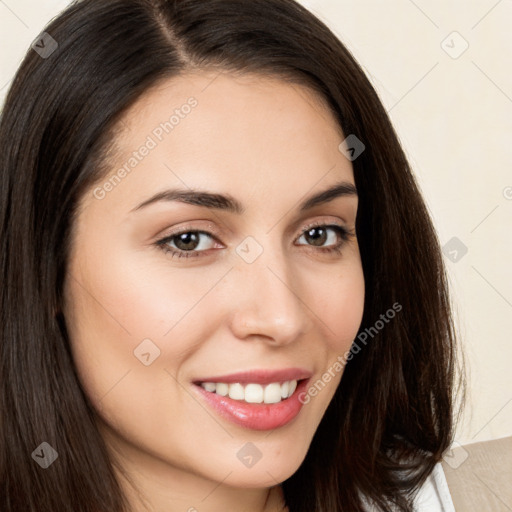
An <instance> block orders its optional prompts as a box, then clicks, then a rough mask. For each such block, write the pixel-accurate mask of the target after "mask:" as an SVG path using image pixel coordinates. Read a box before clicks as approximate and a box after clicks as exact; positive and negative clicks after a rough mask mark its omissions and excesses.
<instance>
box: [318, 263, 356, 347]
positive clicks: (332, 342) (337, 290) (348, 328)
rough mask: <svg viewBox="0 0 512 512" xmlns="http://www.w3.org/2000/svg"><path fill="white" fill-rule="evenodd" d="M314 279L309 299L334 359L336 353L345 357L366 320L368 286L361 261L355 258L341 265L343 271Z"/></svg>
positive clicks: (328, 273)
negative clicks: (366, 292)
mask: <svg viewBox="0 0 512 512" xmlns="http://www.w3.org/2000/svg"><path fill="white" fill-rule="evenodd" d="M312 278H313V277H312ZM314 278H315V282H312V281H311V282H309V284H308V289H309V290H310V292H309V297H310V298H308V300H309V301H311V302H310V303H311V304H313V307H312V309H313V310H314V312H315V313H316V314H317V315H318V317H319V322H318V325H319V328H321V329H322V330H323V333H324V340H325V342H326V343H327V345H328V348H329V350H330V352H331V356H332V353H333V352H335V353H336V355H341V354H343V353H344V352H345V351H346V350H348V349H349V348H350V346H351V344H352V342H353V340H354V338H355V337H356V335H357V332H358V330H359V327H360V325H361V321H362V318H363V311H364V297H365V290H364V287H365V283H364V276H363V270H362V267H361V264H360V261H359V259H358V258H354V259H353V260H351V261H349V262H347V264H346V265H342V266H341V272H340V271H339V270H337V271H336V272H335V273H334V272H332V271H330V272H329V271H326V272H325V273H324V274H322V275H320V276H319V275H316V276H314ZM320 281H321V282H322V284H323V286H322V289H321V290H319V287H318V283H319V282H320ZM315 283H316V286H315Z"/></svg>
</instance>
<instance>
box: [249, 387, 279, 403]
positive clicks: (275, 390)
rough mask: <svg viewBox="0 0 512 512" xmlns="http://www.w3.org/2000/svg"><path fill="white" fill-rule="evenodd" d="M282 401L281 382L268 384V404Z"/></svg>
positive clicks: (266, 397) (266, 398)
mask: <svg viewBox="0 0 512 512" xmlns="http://www.w3.org/2000/svg"><path fill="white" fill-rule="evenodd" d="M246 389H247V388H246ZM246 399H247V398H246ZM280 401H281V384H279V382H273V383H272V384H269V385H268V386H266V387H265V397H264V402H265V403H266V404H276V403H277V402H280Z"/></svg>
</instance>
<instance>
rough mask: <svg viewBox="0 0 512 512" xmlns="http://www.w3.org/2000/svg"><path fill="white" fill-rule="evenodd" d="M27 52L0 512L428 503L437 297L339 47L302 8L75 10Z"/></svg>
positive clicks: (15, 120)
mask: <svg viewBox="0 0 512 512" xmlns="http://www.w3.org/2000/svg"><path fill="white" fill-rule="evenodd" d="M33 48H34V50H33V51H31V52H29V53H28V55H27V56H26V58H25V60H24V62H23V63H22V65H21V67H20V69H19V71H18V73H17V75H16V77H15V79H14V82H13V85H12V87H11V90H10V91H9V94H8V97H7V101H6V104H5V107H4V111H3V114H2V119H1V125H0V145H1V148H2V150H3V151H2V155H3V158H2V162H1V169H2V174H1V178H2V180H1V183H2V185H1V213H0V215H1V217H0V218H1V220H2V222H1V226H2V232H1V234H2V239H3V240H4V245H3V247H2V253H1V254H2V256H1V262H2V266H1V268H2V279H3V283H4V284H3V287H2V292H3V293H2V299H1V300H2V339H1V348H0V350H1V362H2V364H1V368H2V379H1V382H2V392H1V402H0V406H1V410H2V412H3V414H2V417H1V429H0V432H1V436H2V438H1V441H2V446H3V447H4V450H3V456H2V459H1V462H0V477H1V481H2V492H1V493H0V495H1V498H0V509H1V510H5V511H9V512H18V511H22V510H23V511H36V510H37V511H38V512H46V511H48V512H49V511H52V512H53V511H61V510H62V511H64V510H74V511H88V512H100V511H101V512H103V511H110V512H114V511H115V512H121V511H137V512H138V511H143V510H152V511H163V510H165V511H166V512H174V511H182V510H188V511H199V512H212V511H218V510H223V511H224V510H233V511H235V510H236V511H241V510H244V511H247V512H256V511H258V512H261V511H265V512H270V511H272V512H274V511H277V510H288V511H289V512H306V511H307V512H312V511H315V512H320V511H322V512H325V511H328V512H337V511H363V510H384V511H389V510H402V511H406V510H413V506H415V507H418V506H420V505H419V504H420V502H421V501H422V500H423V501H425V500H426V502H429V500H430V498H428V493H429V489H430V490H432V489H435V487H436V486H438V485H443V484H444V483H445V482H444V477H443V474H442V470H441V467H440V465H439V462H440V460H441V458H442V455H443V453H444V452H445V450H446V449H447V448H448V447H449V446H450V444H451V440H452V438H453V431H454V419H453V410H454V397H455V388H454V383H455V370H456V362H455V336H454V331H453V326H452V319H451V313H450V307H449V298H448V291H447V284H446V279H445V274H444V269H443V262H442V257H441V253H440V249H439V244H438V241H437V238H436V235H435V232H434V229H433V226H432V222H431V220H430V218H429V215H428V213H427V210H426V207H425V204H424V201H423V199H422V197H421V195H420V193H419V191H418V187H417V185H416V183H415V180H414V178H413V176H412V174H411V171H410V168H409V166H408V163H407V161H406V158H405V156H404V153H403V151H402V149H401V147H400V145H399V142H398V140H397V137H396V135H395V133H394V131H393V128H392V126H391V124H390V122H389V119H388V117H387V115H386V113H385V110H384V109H383V107H382V105H381V103H380V101H379V99H378V98H377V95H376V93H375V91H374V90H373V88H372V86H371V85H370V83H369V82H368V80H367V79H366V77H365V75H364V74H363V72H362V70H361V68H360V67H359V66H358V65H357V63H356V62H355V61H354V59H353V57H352V56H351V55H350V54H349V52H348V51H347V49H346V48H345V47H344V46H343V45H342V44H341V43H340V41H339V40H338V39H336V37H335V36H334V35H333V34H332V32H331V31H329V29H327V28H326V27H325V25H323V24H322V23H321V22H320V21H319V20H318V19H316V18H315V17H314V16H313V15H312V14H310V13H309V12H308V11H306V10H305V9H304V8H303V7H301V6H300V5H298V4H297V3H295V2H294V1H292V0H254V1H251V2H246V1H244V0H208V1H207V0H180V1H178V0H173V1H163V0H162V1H158V0H109V1H108V2H107V1H103V0H83V1H81V2H78V3H74V4H72V5H71V6H70V7H69V8H68V9H67V10H66V11H64V12H63V13H62V14H61V15H60V16H59V17H57V18H56V19H55V20H54V21H53V22H52V23H51V24H50V25H49V26H48V27H47V28H46V30H45V33H44V34H43V35H41V38H40V40H38V42H36V44H35V45H34V46H33ZM418 493H419V494H418ZM431 505H432V507H434V508H432V509H429V510H434V509H436V510H442V509H441V508H435V507H441V506H442V505H441V504H438V505H435V504H434V502H433V501H431ZM425 506H430V505H425ZM443 506H445V507H449V506H450V503H449V498H448V501H447V502H446V503H445V504H444V505H443ZM424 510H427V509H426V508H424ZM446 510H448V508H447V509H446Z"/></svg>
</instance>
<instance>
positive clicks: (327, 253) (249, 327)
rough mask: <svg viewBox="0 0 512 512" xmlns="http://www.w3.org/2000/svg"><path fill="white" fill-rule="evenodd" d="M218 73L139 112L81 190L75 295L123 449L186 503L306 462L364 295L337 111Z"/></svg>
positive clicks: (87, 355)
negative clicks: (108, 160)
mask: <svg viewBox="0 0 512 512" xmlns="http://www.w3.org/2000/svg"><path fill="white" fill-rule="evenodd" d="M216 76H217V75H216V74H213V73H206V72H201V73H195V74H187V75H183V76H182V77H180V78H175V79H172V80H169V81H166V82H164V83H161V84H160V85H159V86H158V88H156V89H153V90H151V91H150V92H148V93H146V94H145V95H144V96H143V97H142V98H141V99H140V100H139V101H138V102H137V104H136V105H135V106H134V107H133V108H132V109H131V110H130V111H129V112H128V113H127V115H125V117H124V119H123V122H122V130H121V132H120V133H119V135H118V136H117V138H116V145H117V150H116V152H115V155H114V156H113V157H112V159H113V162H112V165H111V167H110V170H109V173H108V175H106V176H105V177H104V179H103V180H102V181H101V182H99V183H98V184H97V185H95V187H94V188H92V189H91V190H90V191H89V192H88V193H87V194H86V195H85V196H84V197H83V198H82V202H81V209H80V212H79V216H78V218H77V222H76V225H75V238H74V243H73V246H72V251H71V254H70V261H69V267H68V274H67V279H66V290H65V304H64V314H65V317H66V322H67V326H68V329H69V334H70V338H71V345H72V351H73V356H74V360H75V363H76V366H77V370H78V373H79V377H80V380H81V383H82V385H83V388H84V390H85V392H86V394H87V395H88V397H89V398H90V400H91V402H92V404H93V406H94V408H95V410H96V412H97V414H98V425H99V427H100V430H101V432H102V433H103V435H104V437H105V439H106V440H107V445H108V446H109V447H110V448H112V449H114V450H115V451H116V453H117V454H118V455H120V456H121V458H122V461H123V463H124V464H125V466H126V468H128V470H129V471H130V473H131V474H132V475H133V476H135V477H136V478H139V481H141V482H142V481H143V480H146V481H147V482H149V481H151V485H152V486H160V489H161V490H162V493H163V492H164V489H165V491H166V492H167V491H168V489H169V485H170V484H169V483H170V482H173V484H172V492H173V497H174V499H175V500H177V501H175V502H176V503H178V502H179V503H181V501H179V500H180V499H181V500H182V501H183V505H184V506H188V507H193V506H194V503H190V501H187V499H188V498H187V496H197V497H200V498H203V497H205V496H208V498H207V501H205V502H204V503H213V501H214V500H215V499H216V496H218V497H219V499H220V496H222V493H224V492H228V490H229V492H232V493H236V492H240V490H241V489H244V490H245V491H248V490H251V492H253V491H256V490H258V489H259V490H261V489H262V488H266V487H271V486H274V485H276V484H277V483H278V482H282V481H283V480H285V479H286V478H288V477H289V476H291V475H292V474H293V473H294V472H295V471H296V470H297V468H298V467H299V465H300V464H301V462H302V460H303V459H304V457H305V455H306V452H307V450H308V447H309V445H310V442H311V440H312V437H313V435H314V433H315V430H316V429H317V426H318V424H319V422H320V420H321V418H322V416H323V414H324V412H325V410H326V408H327V406H328V404H329V402H330V400H331V399H332V397H333V394H334V392H335V390H336V387H337V386H338V384H339V381H340V378H341V374H342V370H340V368H339V366H340V365H339V364H338V365H336V364H335V363H336V361H339V357H340V356H342V355H343V354H344V353H345V352H346V351H347V350H348V349H349V348H350V346H351V343H352V341H353V339H354V338H355V336H356V334H357V331H358V327H359V325H360V322H361V318H362V312H363V301H364V280H363V272H362V267H361V261H360V255H359V250H358V245H357V239H356V238H355V236H350V234H349V235H348V236H347V237H345V236H343V233H344V232H345V231H347V232H349V233H354V230H355V219H356V212H357V195H356V194H355V193H351V191H350V185H352V186H354V177H353V170H352V165H351V163H350V161H349V160H348V159H347V158H346V157H345V156H344V155H343V154H342V153H341V152H340V150H339V149H338V146H339V145H340V143H341V142H342V141H343V139H344V138H345V136H344V135H343V134H342V133H341V131H340V129H339V128H338V126H337V124H336V122H335V120H334V118H333V117H332V115H331V114H330V113H329V111H328V110H327V109H326V108H325V107H324V105H323V104H322V103H321V102H320V101H319V99H318V98H317V97H316V96H315V95H314V94H313V93H311V92H310V91H309V90H308V89H305V88H303V87H301V86H298V85H290V84H289V83H286V82H283V81H277V80H276V79H269V78H264V77H256V76H245V77H237V78H236V77H234V76H233V75H229V74H221V75H220V76H217V78H215V77H216ZM347 135H348V134H347ZM340 184H341V185H342V188H341V189H338V193H337V194H331V195H327V196H325V197H323V198H322V197H320V199H319V200H317V201H314V202H312V203H311V202H309V203H308V199H310V198H312V197H314V196H317V195H318V194H319V193H320V192H323V191H326V190H328V189H331V188H332V187H335V186H337V185H340ZM171 190H172V191H174V192H172V193H171V192H170V191H171ZM340 190H341V192H340ZM176 191H180V193H182V194H183V196H182V197H181V199H180V196H178V195H177V193H176ZM192 192H194V193H196V194H199V193H200V192H201V193H204V195H201V196H199V195H198V196H196V197H195V198H193V197H189V198H188V199H187V197H186V196H185V194H191V193H192ZM206 194H208V195H206ZM209 194H214V195H215V196H212V197H210V196H209ZM155 196H156V200H154V201H151V198H155ZM223 197H226V198H227V199H223ZM321 199H323V200H321ZM233 203H235V205H236V206H237V207H239V208H236V207H235V206H234V205H233ZM312 224H313V225H318V226H321V227H320V228H318V227H317V228H315V227H310V226H311V225H312ZM322 226H323V227H322ZM337 226H339V227H337ZM178 234H181V236H178ZM337 248H338V249H339V251H337V250H336V249H337ZM173 251H175V252H173ZM179 255H181V256H182V257H178V256H179ZM187 255H189V257H185V256H187ZM240 372H243V373H245V375H235V374H237V373H240ZM273 372H274V373H273ZM325 372H330V374H329V375H330V378H328V377H325V375H324V377H322V375H323V374H324V373H325ZM304 379H307V381H306V380H304ZM319 379H320V380H321V381H322V385H321V386H318V388H320V391H318V392H317V393H316V396H314V397H312V398H311V399H310V400H309V401H308V403H307V404H304V405H303V404H302V402H303V401H304V400H301V399H299V398H300V397H301V396H302V397H304V396H305V395H304V392H305V391H306V390H307V389H310V388H311V386H312V385H313V384H314V383H315V382H317V381H318V380H319ZM296 380H298V381H299V382H298V388H297V389H296V390H295V392H293V394H292V396H291V397H289V398H286V397H287V396H288V394H289V392H290V387H291V388H292V389H291V390H292V391H293V387H294V386H295V384H294V383H293V382H294V381H296ZM290 381H291V382H292V383H290ZM205 382H209V384H205V385H204V386H205V387H206V388H207V389H208V391H207V390H206V389H204V387H203V386H201V383H203V384H204V383H205ZM285 382H288V384H285ZM236 383H239V384H238V385H236ZM229 384H231V385H229ZM228 385H229V386H228ZM213 390H215V391H213ZM300 391H302V395H300V396H299V392H300ZM226 393H228V395H227V396H223V395H225V394H226ZM230 396H231V397H232V398H229V397H230ZM283 396H284V397H285V398H284V399H283ZM262 399H263V400H264V402H263V403H258V402H259V401H261V400H262ZM220 482H222V483H221V484H220V485H219V483H220ZM148 485H149V484H148ZM192 489H194V493H191V490H192ZM255 496H256V494H255ZM196 503H200V500H198V501H196ZM197 509H198V510H202V509H201V507H200V506H199V505H197ZM184 510H187V509H186V508H184Z"/></svg>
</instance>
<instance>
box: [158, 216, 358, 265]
mask: <svg viewBox="0 0 512 512" xmlns="http://www.w3.org/2000/svg"><path fill="white" fill-rule="evenodd" d="M352 236H354V235H353V234H352V233H351V232H350V231H349V230H348V229H347V228H345V227H344V226H341V225H337V224H322V223H314V224H310V225H309V226H307V227H306V228H305V229H304V230H303V233H302V235H301V236H300V237H299V238H298V240H299V241H300V240H301V239H304V240H306V244H302V243H301V244H299V245H310V247H313V248H315V247H316V248H317V251H316V252H321V253H331V252H336V253H340V252H341V248H342V247H343V246H344V244H345V242H347V241H348V240H349V239H350V238H351V237H352ZM208 239H210V240H216V238H215V236H214V235H212V234H211V233H209V232H207V231H201V230H193V229H188V228H185V229H184V230H182V231H180V232H178V233H173V234H171V235H170V236H167V237H165V238H163V239H161V240H158V241H157V242H156V245H157V246H158V247H160V248H161V249H162V250H163V251H164V252H166V253H171V255H172V257H174V256H177V257H178V258H195V257H198V256H201V253H202V252H206V251H207V250H208V249H210V248H211V247H208V245H209V243H208ZM337 240H338V241H337ZM326 242H327V243H328V245H327V246H326V247H324V245H325V244H326ZM210 244H211V242H210ZM333 244H334V245H333Z"/></svg>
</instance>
